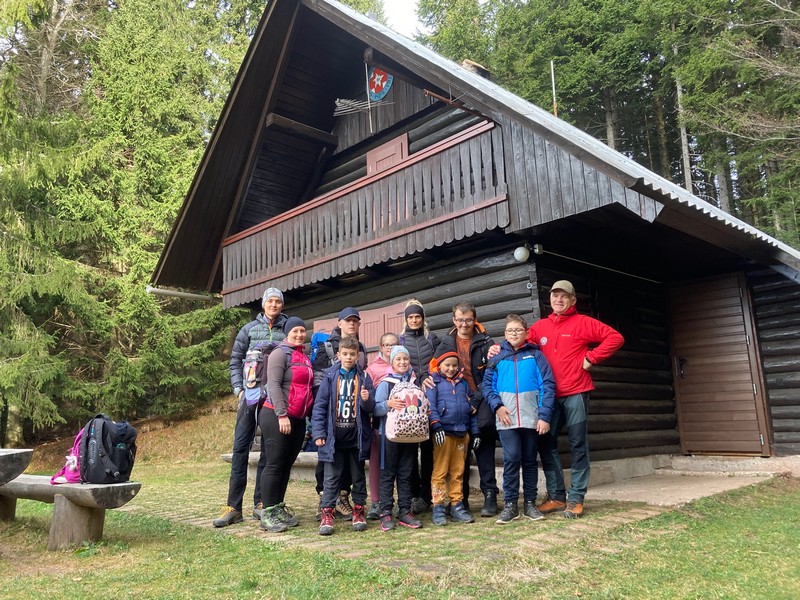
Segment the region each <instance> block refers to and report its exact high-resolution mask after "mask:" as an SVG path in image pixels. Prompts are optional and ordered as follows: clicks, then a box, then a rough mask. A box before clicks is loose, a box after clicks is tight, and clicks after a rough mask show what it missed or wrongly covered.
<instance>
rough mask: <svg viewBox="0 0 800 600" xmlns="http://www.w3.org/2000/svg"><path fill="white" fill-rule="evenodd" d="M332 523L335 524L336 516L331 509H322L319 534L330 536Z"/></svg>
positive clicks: (327, 507)
mask: <svg viewBox="0 0 800 600" xmlns="http://www.w3.org/2000/svg"><path fill="white" fill-rule="evenodd" d="M334 522H336V515H335V514H334V512H333V509H332V508H330V507H329V506H326V507H325V508H323V509H322V518H321V519H320V520H319V534H320V535H331V534H332V533H333V524H334Z"/></svg>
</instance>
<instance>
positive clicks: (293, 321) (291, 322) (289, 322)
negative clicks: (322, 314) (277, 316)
mask: <svg viewBox="0 0 800 600" xmlns="http://www.w3.org/2000/svg"><path fill="white" fill-rule="evenodd" d="M295 327H302V328H303V329H305V327H306V323H305V321H303V319H301V318H300V317H289V318H288V319H286V323H284V324H283V333H287V334H288V333H289V332H290V331H291V330H292V329H294V328H295Z"/></svg>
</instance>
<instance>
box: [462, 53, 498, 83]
mask: <svg viewBox="0 0 800 600" xmlns="http://www.w3.org/2000/svg"><path fill="white" fill-rule="evenodd" d="M461 66H462V67H464V68H465V69H466V70H467V71H470V72H472V73H475V74H476V75H480V76H481V77H483V78H484V79H488V80H489V81H491V80H492V72H491V71H490V70H489V69H487V68H486V67H484V66H483V65H481V64H478V63H476V62H475V61H474V60H470V59H468V58H466V59H464V62H462V63H461Z"/></svg>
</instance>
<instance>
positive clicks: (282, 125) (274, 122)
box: [264, 112, 339, 148]
mask: <svg viewBox="0 0 800 600" xmlns="http://www.w3.org/2000/svg"><path fill="white" fill-rule="evenodd" d="M264 126H265V127H266V128H267V129H269V128H270V127H274V128H276V129H282V130H283V131H286V132H288V133H293V134H296V135H298V136H300V137H302V138H305V139H307V140H311V141H312V142H319V143H320V144H325V145H326V146H333V147H334V148H335V147H336V146H338V145H339V138H338V137H337V136H335V135H332V134H330V133H328V132H327V131H322V130H321V129H316V128H315V127H311V126H310V125H306V124H305V123H300V122H299V121H294V120H293V119H289V118H287V117H284V116H281V115H279V114H278V113H274V112H273V113H269V114H268V115H267V119H266V122H265V124H264Z"/></svg>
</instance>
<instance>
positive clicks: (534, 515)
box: [522, 500, 544, 521]
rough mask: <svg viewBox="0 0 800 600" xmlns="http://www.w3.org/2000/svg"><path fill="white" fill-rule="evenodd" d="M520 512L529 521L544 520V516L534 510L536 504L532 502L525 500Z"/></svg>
mask: <svg viewBox="0 0 800 600" xmlns="http://www.w3.org/2000/svg"><path fill="white" fill-rule="evenodd" d="M522 512H523V513H524V514H525V516H526V517H528V518H529V519H530V520H531V521H541V520H542V519H544V515H543V514H542V513H541V512H539V509H538V508H536V502H535V501H534V500H525V504H524V505H523V509H522Z"/></svg>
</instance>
